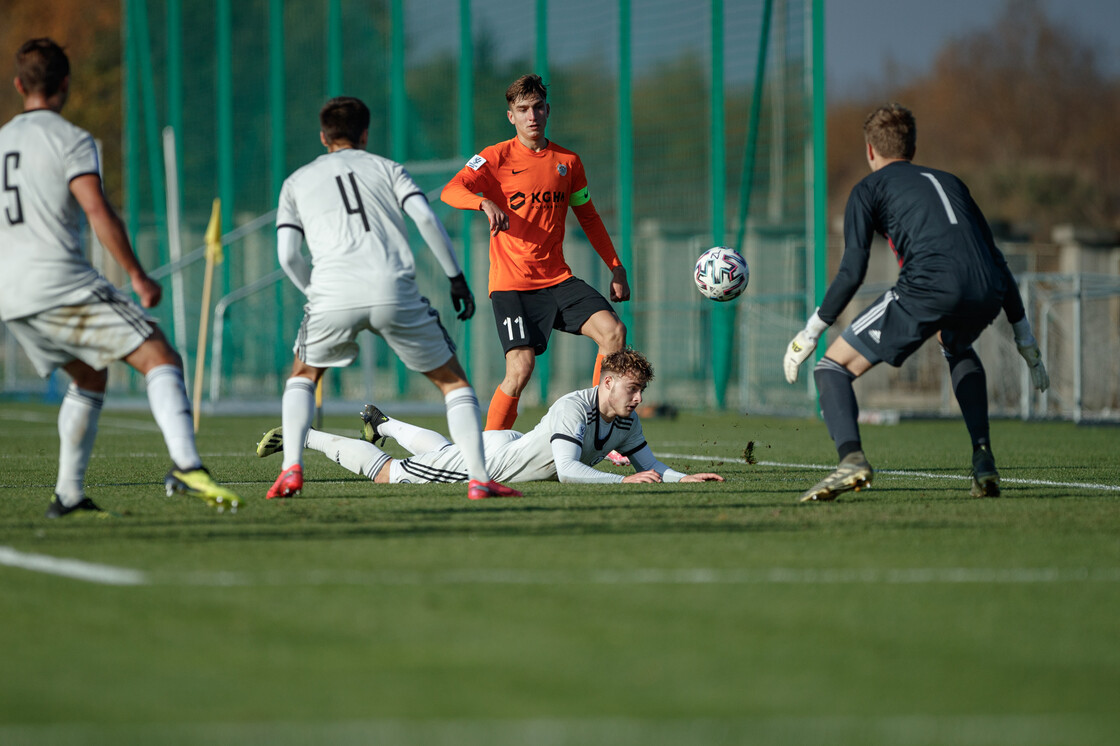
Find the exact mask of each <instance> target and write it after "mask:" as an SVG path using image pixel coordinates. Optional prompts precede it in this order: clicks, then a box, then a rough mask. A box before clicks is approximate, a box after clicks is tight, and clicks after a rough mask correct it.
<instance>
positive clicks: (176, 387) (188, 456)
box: [144, 365, 202, 471]
mask: <svg viewBox="0 0 1120 746" xmlns="http://www.w3.org/2000/svg"><path fill="white" fill-rule="evenodd" d="M144 381H145V383H146V384H147V386H148V406H150V407H151V408H152V416H153V417H155V418H156V424H157V425H159V429H160V431H161V432H162V433H163V441H164V442H165V443H166V444H167V453H168V454H169V455H170V456H171V462H172V463H173V464H175V467H176V468H178V469H182V470H183V471H190V470H191V469H197V468H199V467H201V466H202V459H201V458H199V456H198V446H196V445H195V442H194V417H193V416H192V415H191V403H190V400H188V399H187V386H186V384H185V383H183V369H182V368H180V367H179V366H177V365H157V366H156V367H154V368H152V369H151V370H149V371H148V374H147V375H146V376H144Z"/></svg>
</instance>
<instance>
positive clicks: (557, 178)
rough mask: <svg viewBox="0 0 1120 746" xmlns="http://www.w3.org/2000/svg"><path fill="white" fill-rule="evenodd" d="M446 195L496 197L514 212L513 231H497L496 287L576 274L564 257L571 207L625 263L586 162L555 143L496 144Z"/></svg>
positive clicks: (473, 204)
mask: <svg viewBox="0 0 1120 746" xmlns="http://www.w3.org/2000/svg"><path fill="white" fill-rule="evenodd" d="M479 193H481V194H482V197H479V196H478V195H479ZM441 197H442V199H443V201H444V202H446V203H447V204H449V205H451V206H452V207H457V208H459V209H463V210H477V209H478V208H479V205H481V204H482V200H483V199H484V198H485V199H489V200H491V201H493V202H494V204H496V205H498V207H500V208H501V209H502V210H503V211H504V212H505V213H506V214H507V215H509V230H506V231H501V232H500V233H498V235H496V236H491V237H490V292H491V293H492V292H494V291H495V290H536V289H538V288H546V287H552V286H553V285H558V284H559V283H561V282H563V281H564V280H566V279H568V278H569V277H571V276H572V270H571V268H569V267H568V264H567V262H566V261H564V221H565V219H566V218H567V216H568V207H569V206H571V208H572V210H573V212H575V214H576V218H577V219H578V220H579V223H580V226H582V227H583V231H584V233H586V234H587V238H588V240H590V241H591V245H592V246H593V247H594V248H595V251H596V252H597V253H598V254H599V256H601V257H602V258H603V261H604V262H606V264H607V266H608V267H611V268H612V269H613V268H614V267H617V266H619V265H620V264H621V262H620V261H619V260H618V254H617V253H615V250H614V244H612V243H611V239H610V236H609V235H608V234H607V229H606V227H605V226H604V225H603V220H602V218H600V217H599V213H598V212H597V211H596V210H595V205H593V204H592V203H591V198H590V196H589V195H588V192H587V176H586V175H585V174H584V172H583V163H582V162H581V161H580V159H579V156H578V155H576V154H575V153H573V152H572V151H570V150H567V149H565V148H562V147H560V146H559V145H557V144H555V143H553V142H549V144H548V145H547V146H546V147H545V148H544V149H543V150H541V151H539V152H534V151H532V150H529V148H527V147H525V146H524V145H522V144H521V142H520V141H518V139H517V138H516V137H515V138H513V139H511V140H506V141H505V142H500V143H498V144H497V145H491V146H490V147H488V148H486V149H485V150H483V151H482V152H481V153H479V154H478V155H476V156H475V157H473V158H471V159H470V160H469V161H467V165H465V166H463V168H462V170H460V171H459V173H457V174H455V176H454V178H452V179H451V181H450V182H448V184H447V186H445V187H444V188H443V194H442V195H441Z"/></svg>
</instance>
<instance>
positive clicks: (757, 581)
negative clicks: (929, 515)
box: [0, 546, 1120, 587]
mask: <svg viewBox="0 0 1120 746" xmlns="http://www.w3.org/2000/svg"><path fill="white" fill-rule="evenodd" d="M0 565H7V566H9V567H15V568H19V569H23V570H31V571H33V572H42V573H46V574H49V575H59V576H62V577H66V578H71V579H73V580H83V581H86V582H89V583H100V584H103V585H161V586H210V587H245V586H254V587H265V586H275V587H284V586H430V585H460V586H461V585H529V586H546V585H935V584H949V585H957V584H996V585H1020V584H1046V583H1120V567H1092V568H1090V567H1073V568H1058V567H1008V568H977V567H916V568H893V569H880V568H824V569H820V568H790V567H770V568H756V569H748V568H705V567H695V568H682V569H675V568H671V569H666V568H627V569H622V570H602V569H599V570H568V571H556V570H520V569H512V568H507V569H502V568H477V569H467V570H437V571H430V572H429V571H417V570H373V571H362V570H344V571H341V572H339V571H334V570H312V571H308V570H301V571H297V572H290V571H286V570H285V571H275V572H263V573H242V572H197V573H174V572H156V573H146V572H144V571H142V570H134V569H131V568H127V567H113V566H111V565H102V564H96V563H91V562H83V561H81V560H75V559H66V558H60V557H51V556H48V555H43V554H26V553H24V552H19V551H17V550H15V549H12V548H11V547H5V546H0Z"/></svg>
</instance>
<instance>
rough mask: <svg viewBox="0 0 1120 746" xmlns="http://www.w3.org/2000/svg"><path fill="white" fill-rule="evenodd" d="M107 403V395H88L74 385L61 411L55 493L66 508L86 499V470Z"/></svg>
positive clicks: (90, 392)
mask: <svg viewBox="0 0 1120 746" xmlns="http://www.w3.org/2000/svg"><path fill="white" fill-rule="evenodd" d="M104 401H105V394H103V393H101V392H99V391H85V390H83V389H80V388H78V387H77V386H76V385H74V384H73V383H71V384H70V386H69V387H68V388H67V389H66V396H64V397H63V399H62V406H60V407H59V408H58V442H59V444H58V481H57V482H56V483H55V487H54V491H55V493H56V494H57V495H58V499H59V500H61V501H62V504H63V505H65V506H67V507H71V506H73V505H77V504H78V503H80V502H81V501H82V498H83V497H85V481H86V468H87V467H88V466H89V457H90V454H92V453H93V441H94V439H95V438H96V437H97V420H98V418H99V417H100V416H101V405H102V403H103V402H104Z"/></svg>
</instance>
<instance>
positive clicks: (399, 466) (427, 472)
mask: <svg viewBox="0 0 1120 746" xmlns="http://www.w3.org/2000/svg"><path fill="white" fill-rule="evenodd" d="M520 438H521V433H519V432H517V431H516V430H486V431H484V432H483V433H482V445H483V448H485V449H486V466H487V469H488V471H490V478H491V479H496V480H498V481H505V480H506V479H508V474H505V473H495V471H494V468H493V466H494V465H493V464H491V460H490V455H491V454H493V453H497V452H499V451H500V450H502V446H504V445H506V444H507V443H511V442H513V441H515V440H519V439H520ZM377 471H379V470H374V471H372V473H373V474H375V475H376V474H377ZM499 471H504V470H502V469H499ZM465 481H467V463H466V461H465V460H464V459H463V454H462V452H461V451H460V450H459V446H457V445H455V444H453V443H451V442H448V443H447V445H445V446H443V447H442V448H437V449H436V450H434V451H428V452H426V453H421V454H418V455H416V456H409V457H408V458H406V459H393V461H392V462H391V463H390V464H389V482H391V483H392V484H427V483H429V482H465Z"/></svg>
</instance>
